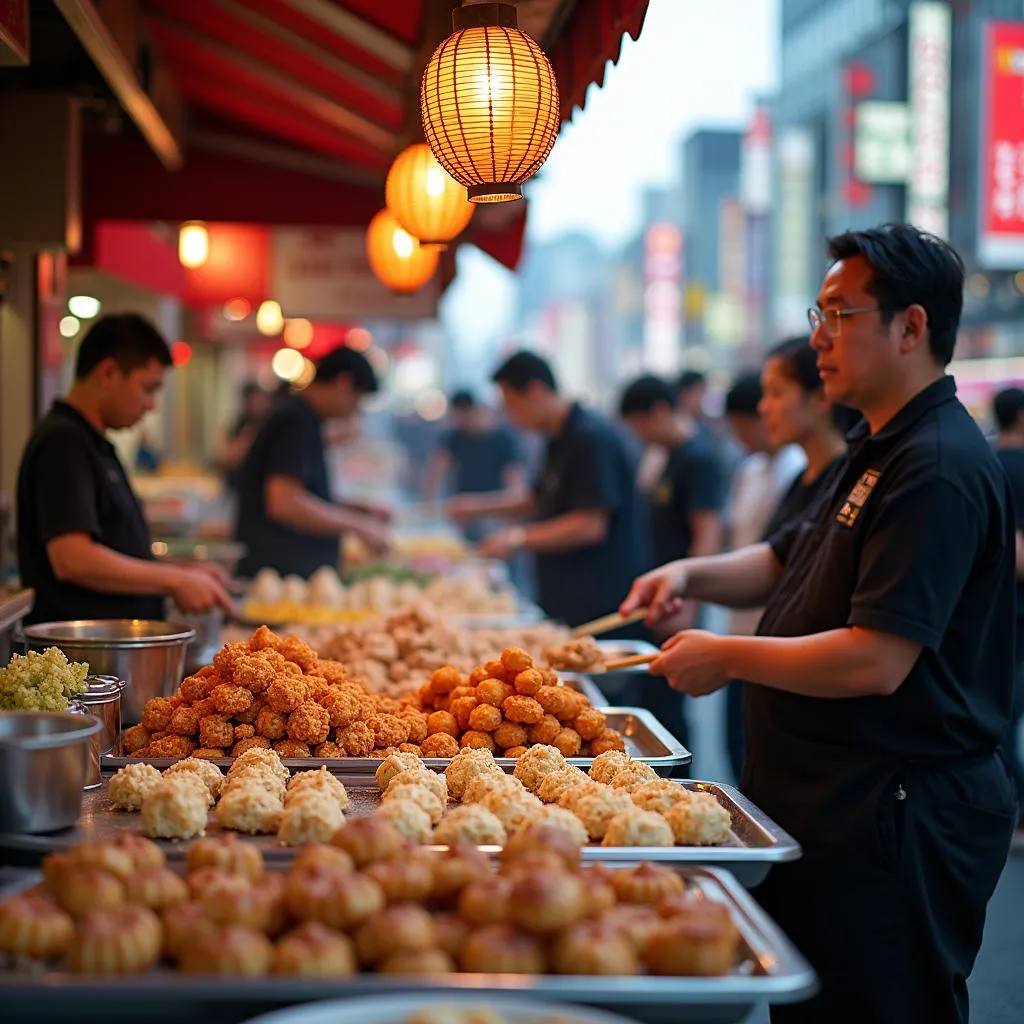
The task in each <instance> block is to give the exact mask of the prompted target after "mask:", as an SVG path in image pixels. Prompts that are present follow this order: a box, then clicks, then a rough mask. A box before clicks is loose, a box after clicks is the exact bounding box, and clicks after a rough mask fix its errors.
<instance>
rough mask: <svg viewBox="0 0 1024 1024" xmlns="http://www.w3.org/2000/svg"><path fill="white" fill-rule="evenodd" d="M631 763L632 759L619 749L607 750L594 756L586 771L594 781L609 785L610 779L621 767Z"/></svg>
mask: <svg viewBox="0 0 1024 1024" xmlns="http://www.w3.org/2000/svg"><path fill="white" fill-rule="evenodd" d="M632 763H633V759H632V758H631V757H630V756H629V755H628V754H625V753H623V752H622V751H621V750H608V751H605V752H604V753H602V754H598V755H596V756H595V757H594V763H593V764H592V765H591V766H590V771H589V772H588V774H589V776H590V778H592V779H593V780H594V782H600V783H603V784H605V785H609V784H610V783H611V781H612V779H614V778H615V776H616V775H617V774H618V773H619V772H620V771H621V770H622V769H623V768H626V767H628V766H629V765H630V764H632Z"/></svg>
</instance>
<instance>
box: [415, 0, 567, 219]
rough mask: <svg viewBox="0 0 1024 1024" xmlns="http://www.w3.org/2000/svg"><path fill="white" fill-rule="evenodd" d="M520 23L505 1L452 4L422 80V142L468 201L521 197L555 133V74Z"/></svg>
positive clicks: (557, 118)
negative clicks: (447, 30)
mask: <svg viewBox="0 0 1024 1024" xmlns="http://www.w3.org/2000/svg"><path fill="white" fill-rule="evenodd" d="M518 25H519V23H518V19H517V16H516V9H515V7H514V6H513V5H512V4H509V3H477V4H470V5H469V6H466V7H459V8H457V9H456V10H454V11H452V28H453V32H452V34H451V35H450V36H448V38H447V39H445V40H444V41H443V42H442V43H441V44H440V45H439V46H438V47H437V49H436V50H435V51H434V53H433V56H432V57H431V58H430V61H429V62H428V64H427V66H426V68H425V70H424V72H423V78H422V80H421V81H420V116H421V117H422V119H423V130H424V132H425V133H426V136H427V142H428V143H429V144H430V148H431V150H432V151H433V154H434V156H436V157H437V159H438V162H439V163H440V164H441V166H442V167H443V168H444V169H445V170H446V171H447V172H448V173H449V174H450V175H451V176H452V177H453V178H454V179H455V180H456V181H457V182H459V183H460V184H462V185H465V186H466V188H467V189H468V192H469V199H470V202H474V203H504V202H508V201H509V200H512V199H521V198H522V195H523V190H522V185H523V182H524V181H526V180H527V179H528V178H530V177H532V176H533V175H534V174H536V173H537V171H538V170H539V169H540V167H541V165H542V164H543V163H544V161H545V160H546V159H547V158H548V154H549V153H550V152H551V147H552V146H553V145H554V144H555V136H556V135H557V134H558V125H559V111H558V86H557V84H556V82H555V73H554V71H552V70H551V63H550V62H549V61H548V59H547V57H546V56H545V54H544V51H543V50H542V49H541V48H540V47H539V46H538V45H537V43H536V42H535V41H534V40H533V39H532V38H531V37H530V36H528V35H527V34H526V33H525V32H523V31H521V30H520V29H519V27H518Z"/></svg>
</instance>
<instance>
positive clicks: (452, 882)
mask: <svg viewBox="0 0 1024 1024" xmlns="http://www.w3.org/2000/svg"><path fill="white" fill-rule="evenodd" d="M423 863H425V864H426V866H427V867H428V869H429V870H430V872H431V878H432V884H431V899H432V901H434V902H437V903H444V904H448V903H451V901H453V900H455V899H457V897H458V895H459V893H461V892H462V890H463V889H465V888H466V886H467V885H469V884H470V883H471V882H473V881H475V880H476V879H478V878H483V877H485V876H487V875H489V874H490V871H491V866H490V861H489V860H488V858H487V855H486V854H485V853H482V852H481V851H480V850H478V849H477V847H476V846H470V845H468V844H465V843H455V844H451V845H450V846H449V848H448V849H447V850H445V851H444V852H442V853H435V854H432V855H431V856H430V857H429V859H427V860H425V861H423ZM449 952H450V951H449Z"/></svg>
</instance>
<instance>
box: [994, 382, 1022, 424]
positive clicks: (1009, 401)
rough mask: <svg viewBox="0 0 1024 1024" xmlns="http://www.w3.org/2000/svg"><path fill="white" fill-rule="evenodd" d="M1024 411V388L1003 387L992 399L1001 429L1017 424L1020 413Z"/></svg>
mask: <svg viewBox="0 0 1024 1024" xmlns="http://www.w3.org/2000/svg"><path fill="white" fill-rule="evenodd" d="M1022 412H1024V389H1022V388H1003V390H1002V391H1000V392H998V393H997V394H996V397H995V398H994V399H992V413H993V415H994V416H995V418H996V426H997V427H998V428H999V429H1000V430H1010V429H1011V428H1012V427H1015V426H1017V423H1018V421H1019V420H1020V414H1021V413H1022Z"/></svg>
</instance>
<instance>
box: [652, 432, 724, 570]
mask: <svg viewBox="0 0 1024 1024" xmlns="http://www.w3.org/2000/svg"><path fill="white" fill-rule="evenodd" d="M722 475H723V474H722V469H721V466H720V464H719V459H718V455H717V454H716V453H715V450H714V448H713V447H712V444H711V441H710V439H709V437H708V435H707V433H706V432H705V431H701V432H699V433H698V434H696V435H695V436H694V437H691V438H688V439H687V440H685V441H683V442H682V443H681V444H678V445H676V447H675V448H673V449H672V451H671V452H670V453H669V457H668V461H667V462H666V463H665V469H664V471H663V472H662V474H661V477H660V479H659V480H658V483H657V484H656V485H655V488H654V492H653V494H652V495H651V537H652V539H653V542H654V560H655V562H657V563H658V565H664V564H665V563H666V562H674V561H676V559H679V558H687V557H689V554H690V547H691V545H692V544H693V530H692V529H691V526H690V520H691V517H692V516H693V515H694V513H697V512H718V511H719V510H720V509H721V507H722V497H723V491H724V485H723V480H722Z"/></svg>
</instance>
